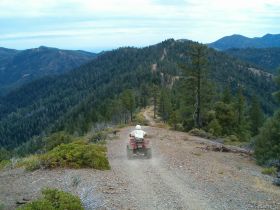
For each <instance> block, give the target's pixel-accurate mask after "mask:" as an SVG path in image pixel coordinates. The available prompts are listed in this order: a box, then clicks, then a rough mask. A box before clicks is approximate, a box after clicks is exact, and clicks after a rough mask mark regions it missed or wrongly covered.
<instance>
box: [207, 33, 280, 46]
mask: <svg viewBox="0 0 280 210" xmlns="http://www.w3.org/2000/svg"><path fill="white" fill-rule="evenodd" d="M208 46H209V47H212V48H214V49H218V50H227V49H230V48H270V47H280V34H266V35H264V36H263V37H255V38H248V37H246V36H242V35H238V34H234V35H231V36H225V37H223V38H221V39H219V40H217V41H215V42H213V43H210V44H208Z"/></svg>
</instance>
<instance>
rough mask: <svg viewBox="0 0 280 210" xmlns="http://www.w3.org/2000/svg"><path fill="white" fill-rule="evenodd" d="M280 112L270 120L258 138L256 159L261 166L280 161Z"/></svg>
mask: <svg viewBox="0 0 280 210" xmlns="http://www.w3.org/2000/svg"><path fill="white" fill-rule="evenodd" d="M279 122H280V111H278V112H276V113H275V114H274V116H273V117H272V118H270V119H268V120H267V121H266V122H265V123H264V125H263V127H262V128H261V130H260V134H259V135H258V136H257V138H256V144H255V157H256V159H257V162H258V163H259V164H261V165H265V164H267V163H269V162H270V161H271V160H279V159H280V141H279V139H280V123H279Z"/></svg>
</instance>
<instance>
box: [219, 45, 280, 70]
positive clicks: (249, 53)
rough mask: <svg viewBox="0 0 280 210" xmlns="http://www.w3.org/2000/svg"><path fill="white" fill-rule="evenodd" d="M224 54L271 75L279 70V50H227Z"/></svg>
mask: <svg viewBox="0 0 280 210" xmlns="http://www.w3.org/2000/svg"><path fill="white" fill-rule="evenodd" d="M224 52H225V53H227V54H229V55H232V56H234V57H237V58H239V59H241V60H243V61H246V62H250V63H252V64H255V65H257V66H259V67H260V68H262V69H265V70H267V71H268V72H269V73H272V74H275V73H277V69H279V68H280V48H264V49H256V48H246V49H228V50H226V51H224Z"/></svg>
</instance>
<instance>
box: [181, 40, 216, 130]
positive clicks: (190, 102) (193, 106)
mask: <svg viewBox="0 0 280 210" xmlns="http://www.w3.org/2000/svg"><path fill="white" fill-rule="evenodd" d="M206 49H207V48H205V46H203V45H193V46H192V47H191V49H190V52H189V53H188V54H189V56H190V59H191V63H190V64H189V65H188V66H187V67H186V66H183V67H182V69H183V73H184V77H183V81H184V88H185V91H184V93H185V94H186V97H185V99H186V109H187V110H189V111H188V112H192V113H191V115H192V118H193V122H194V123H193V124H194V126H195V127H198V128H201V127H202V118H203V113H205V112H206V111H207V106H208V105H209V104H210V101H209V100H210V99H211V98H212V96H211V94H212V92H211V90H212V88H211V85H210V83H209V81H208V74H207V50H206Z"/></svg>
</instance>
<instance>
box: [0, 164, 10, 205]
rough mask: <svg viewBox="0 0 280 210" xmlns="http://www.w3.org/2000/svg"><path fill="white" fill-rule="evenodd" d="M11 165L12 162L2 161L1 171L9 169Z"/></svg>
mask: <svg viewBox="0 0 280 210" xmlns="http://www.w3.org/2000/svg"><path fill="white" fill-rule="evenodd" d="M9 165H11V161H10V160H2V161H0V170H2V169H4V168H7V167H8V166H9ZM0 209H1V208H0Z"/></svg>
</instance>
